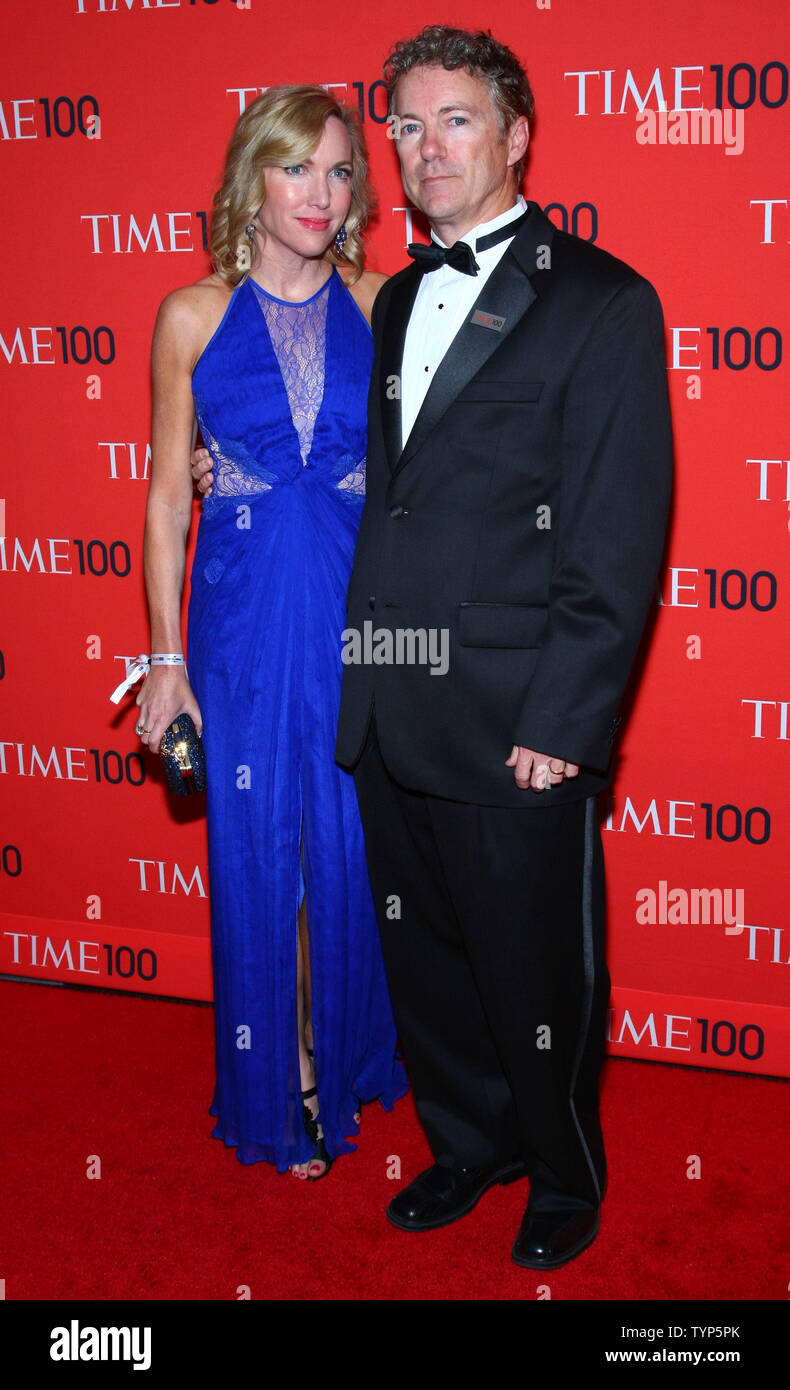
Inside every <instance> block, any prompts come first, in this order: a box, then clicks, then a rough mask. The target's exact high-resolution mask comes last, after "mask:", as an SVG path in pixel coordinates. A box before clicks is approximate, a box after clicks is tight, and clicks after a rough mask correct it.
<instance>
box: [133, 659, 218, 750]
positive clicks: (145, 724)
mask: <svg viewBox="0 0 790 1390" xmlns="http://www.w3.org/2000/svg"><path fill="white" fill-rule="evenodd" d="M137 704H138V705H139V706H140V713H139V715H138V716H137V725H136V732H137V733H138V735H139V737H140V742H141V743H145V744H147V745H148V747H149V748H150V749H151V751H152V752H153V753H158V752H159V751H160V748H159V745H160V743H161V742H162V735H163V734H164V732H165V729H167V728H168V727H169V725H170V724H172V722H173V720H174V719H175V718H176V717H177V715H179V714H189V715H191V716H192V720H193V722H194V725H195V728H196V729H197V731H198V733H201V732H202V729H203V716H202V715H201V713H200V706H199V704H198V702H197V700H196V699H195V696H194V694H193V692H192V687H191V685H190V684H189V681H188V680H187V678H186V676H185V675H184V668H183V666H154V667H153V668H152V669H151V670H150V671H149V673H148V675H147V676H146V678H145V680H144V681H143V684H142V686H141V688H140V693H139V695H138V696H137Z"/></svg>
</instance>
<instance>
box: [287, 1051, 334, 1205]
mask: <svg viewBox="0 0 790 1390" xmlns="http://www.w3.org/2000/svg"><path fill="white" fill-rule="evenodd" d="M312 1041H313V1040H312V1035H311V1037H310V1043H311V1044H312ZM299 1078H300V1084H301V1088H302V1115H303V1119H304V1126H305V1129H306V1130H307V1133H308V1134H309V1136H310V1138H311V1139H312V1140H313V1143H314V1144H315V1146H316V1152H315V1153H314V1154H313V1157H312V1158H308V1160H307V1162H306V1163H292V1164H291V1169H290V1171H291V1173H292V1174H293V1176H294V1177H295V1178H302V1179H304V1178H307V1179H309V1180H310V1181H312V1182H315V1181H316V1180H317V1179H318V1178H323V1177H324V1176H325V1175H326V1173H328V1172H329V1169H330V1167H331V1166H332V1160H331V1159H330V1157H329V1154H328V1153H327V1151H326V1148H325V1146H324V1131H323V1129H322V1127H321V1123H320V1121H319V1119H318V1094H317V1091H316V1085H315V1069H314V1066H313V1053H312V1047H310V1048H308V1047H307V1045H306V1044H305V1045H304V1046H303V1047H300V1048H299Z"/></svg>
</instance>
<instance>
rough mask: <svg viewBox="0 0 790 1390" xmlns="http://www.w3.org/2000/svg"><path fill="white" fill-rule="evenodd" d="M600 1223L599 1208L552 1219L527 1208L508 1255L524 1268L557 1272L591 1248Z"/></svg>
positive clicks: (559, 1214)
mask: <svg viewBox="0 0 790 1390" xmlns="http://www.w3.org/2000/svg"><path fill="white" fill-rule="evenodd" d="M600 1224H601V1209H600V1207H594V1208H593V1209H592V1210H591V1211H561V1212H556V1213H555V1214H554V1215H553V1216H533V1215H532V1214H531V1212H530V1211H529V1208H527V1210H526V1211H525V1213H524V1220H523V1221H522V1223H521V1229H520V1230H519V1233H518V1235H517V1236H516V1239H515V1243H514V1245H513V1249H512V1250H511V1252H510V1253H511V1255H512V1256H513V1259H514V1260H515V1262H516V1264H517V1265H525V1266H526V1268H527V1269H558V1268H559V1266H560V1265H564V1264H566V1263H567V1261H568V1260H572V1259H574V1258H575V1256H576V1255H580V1254H581V1252H582V1250H586V1248H587V1246H588V1245H592V1242H593V1241H594V1240H595V1237H596V1236H597V1234H598V1227H599V1226H600Z"/></svg>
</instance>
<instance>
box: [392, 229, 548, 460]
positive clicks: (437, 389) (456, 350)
mask: <svg viewBox="0 0 790 1390" xmlns="http://www.w3.org/2000/svg"><path fill="white" fill-rule="evenodd" d="M525 231H526V225H525ZM517 239H518V238H516V240H517ZM513 244H514V245H515V242H514V243H513ZM512 249H513V248H512V246H511V247H509V248H508V250H507V251H506V252H505V254H504V256H503V257H502V259H501V261H500V262H499V265H498V266H497V268H496V270H495V271H493V273H492V274H491V275H490V276H489V278H488V280H487V281H486V283H485V285H484V286H483V288H482V290H481V292H480V294H479V296H478V298H477V299H476V300H475V302H474V304H473V305H472V307H471V309H470V310H469V313H468V314H467V316H466V319H465V321H464V323H463V325H462V326H461V328H460V329H459V330H458V333H457V334H456V336H455V338H454V339H453V341H452V343H451V344H450V347H449V348H448V349H447V352H446V353H445V355H444V357H443V359H442V361H441V364H440V366H439V368H438V370H437V372H436V375H435V377H434V379H433V381H432V382H431V384H430V386H429V388H428V391H427V393H426V396H425V400H424V401H423V403H422V406H421V408H420V412H419V414H418V416H417V419H416V420H415V422H414V425H413V427H412V431H411V433H410V435H409V438H408V441H407V444H406V448H405V449H404V450H403V453H402V454H401V456H400V458H399V459H398V461H397V465H396V467H395V468H394V470H393V472H394V473H399V472H400V470H401V469H402V468H404V467H405V466H406V464H407V463H408V462H409V460H410V459H411V458H413V456H414V455H415V454H416V453H417V451H418V449H419V448H420V447H421V446H422V445H423V444H424V443H425V440H426V439H427V437H428V435H429V434H430V433H431V430H433V429H435V428H436V426H437V424H438V423H439V421H440V420H441V418H442V416H443V415H444V413H445V411H446V410H447V409H448V408H449V407H450V406H451V405H452V403H453V401H454V400H455V398H456V396H457V395H458V393H459V391H462V390H463V388H464V387H465V386H466V385H467V384H468V383H469V382H470V381H471V380H472V377H473V376H476V375H477V373H478V372H479V371H480V369H481V367H483V366H485V363H486V362H487V361H488V359H489V357H490V356H491V355H492V353H493V352H495V351H496V349H497V348H498V347H499V346H500V345H501V344H502V343H503V342H504V340H505V338H507V336H508V334H509V333H510V332H512V330H513V328H515V326H516V324H517V323H518V321H519V319H521V318H522V317H523V316H524V314H525V313H526V312H527V310H528V309H529V307H530V305H531V304H532V303H533V302H534V301H535V299H536V298H537V294H536V291H535V290H534V289H533V287H532V284H531V283H530V280H529V278H528V276H526V275H525V274H524V271H523V270H522V269H521V266H520V265H518V264H517V263H516V261H515V260H514V259H513V257H512V256H511V254H510V253H511V251H512ZM475 309H484V310H486V311H487V312H488V313H491V314H498V315H501V316H502V317H503V318H504V320H505V322H504V324H503V326H502V329H501V330H500V331H499V332H497V331H496V330H494V329H491V328H485V327H484V326H483V325H482V324H478V323H472V322H471V321H470V320H471V316H472V314H473V313H474V311H475ZM401 356H402V348H401Z"/></svg>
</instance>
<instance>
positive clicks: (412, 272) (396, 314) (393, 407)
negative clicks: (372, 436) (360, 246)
mask: <svg viewBox="0 0 790 1390" xmlns="http://www.w3.org/2000/svg"><path fill="white" fill-rule="evenodd" d="M421 279H422V271H421V270H418V269H417V267H416V266H410V267H409V269H408V270H407V271H406V272H405V273H404V274H403V275H402V277H399V278H398V282H397V284H396V285H394V286H393V290H392V294H391V295H390V302H389V305H388V306H387V313H386V317H385V319H384V324H383V327H382V344H381V377H380V380H379V402H380V406H381V425H382V430H383V433H384V443H385V446H386V449H387V458H388V459H389V465H390V468H394V467H395V464H396V463H397V461H398V458H399V456H400V453H401V401H400V397H401V393H400V379H401V367H402V365H403V347H404V343H405V341H406V328H407V326H408V322H409V317H410V315H411V311H412V307H413V305H414V299H415V295H416V294H417V290H418V289H419V286H420V281H421Z"/></svg>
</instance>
